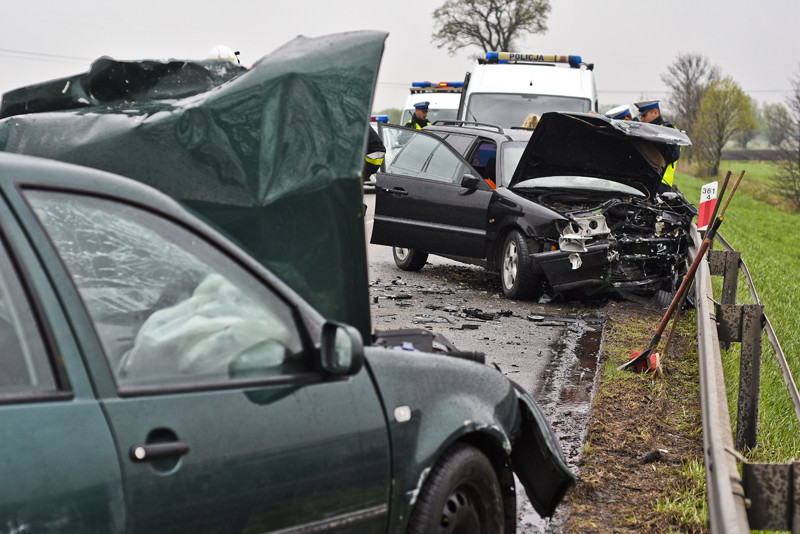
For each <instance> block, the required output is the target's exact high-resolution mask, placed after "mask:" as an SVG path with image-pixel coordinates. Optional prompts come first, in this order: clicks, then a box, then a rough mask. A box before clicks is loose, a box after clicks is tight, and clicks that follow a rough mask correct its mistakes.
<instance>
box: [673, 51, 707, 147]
mask: <svg viewBox="0 0 800 534" xmlns="http://www.w3.org/2000/svg"><path fill="white" fill-rule="evenodd" d="M717 78H719V68H718V67H715V66H711V65H710V64H709V62H708V58H706V57H705V56H703V55H702V54H699V53H697V52H689V53H684V52H682V53H680V54H678V57H677V58H676V59H675V61H674V62H673V63H672V64H670V65H669V66H668V67H667V72H666V73H664V74H662V75H661V81H663V82H664V83H665V84H666V85H667V87H669V88H670V90H671V92H670V95H669V98H668V100H667V101H668V103H669V106H670V109H671V110H672V112H673V113H672V114H673V116H672V117H670V118H671V119H672V120H671V121H670V122H672V123H673V124H675V125H676V126H677V127H679V128H680V129H682V130H686V133H687V134H688V135H689V137H690V138H691V137H693V135H694V132H695V123H696V122H697V113H698V111H699V110H700V102H701V101H702V100H703V93H704V92H705V90H706V87H708V86H709V85H710V84H711V82H713V81H714V80H715V79H717ZM691 160H692V152H691V151H690V152H689V161H691Z"/></svg>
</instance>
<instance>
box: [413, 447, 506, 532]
mask: <svg viewBox="0 0 800 534" xmlns="http://www.w3.org/2000/svg"><path fill="white" fill-rule="evenodd" d="M487 532H493V533H494V532H497V533H502V532H505V518H504V515H503V495H502V490H501V488H500V482H499V481H498V479H497V475H496V473H495V471H494V468H493V467H492V464H491V462H489V459H488V458H487V457H486V456H485V455H484V454H483V453H482V452H481V451H479V450H478V449H476V448H475V447H472V446H469V445H464V444H457V445H455V446H453V447H452V448H450V449H449V450H447V451H446V452H445V453H444V455H443V456H442V458H441V459H440V460H439V462H438V463H437V464H436V465H435V466H434V467H433V469H432V470H431V473H430V475H428V479H427V480H426V481H425V485H424V486H423V487H422V490H421V491H420V494H419V497H418V498H417V502H416V504H415V505H414V510H413V511H412V512H411V518H410V519H409V525H408V533H409V534H445V533H450V534H455V533H458V534H473V533H474V534H481V533H487Z"/></svg>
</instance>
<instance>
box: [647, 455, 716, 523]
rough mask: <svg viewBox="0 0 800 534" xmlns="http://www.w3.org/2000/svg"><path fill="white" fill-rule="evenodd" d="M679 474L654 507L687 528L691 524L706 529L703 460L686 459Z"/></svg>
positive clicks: (706, 516) (706, 509)
mask: <svg viewBox="0 0 800 534" xmlns="http://www.w3.org/2000/svg"><path fill="white" fill-rule="evenodd" d="M678 475H679V476H678V477H677V478H676V479H675V483H674V486H672V487H670V488H668V490H667V495H665V496H664V497H662V498H660V499H658V500H657V501H656V503H655V506H654V508H655V510H656V512H658V513H661V514H667V515H669V516H672V517H673V518H674V520H675V522H677V523H679V524H681V525H683V526H684V527H686V528H687V529H688V528H689V527H690V526H691V527H695V529H697V530H698V531H704V525H705V524H706V522H707V521H708V505H707V504H706V480H705V477H706V471H705V467H704V466H703V460H702V459H701V458H697V459H689V460H687V461H685V462H684V463H683V465H681V468H680V470H679V471H678Z"/></svg>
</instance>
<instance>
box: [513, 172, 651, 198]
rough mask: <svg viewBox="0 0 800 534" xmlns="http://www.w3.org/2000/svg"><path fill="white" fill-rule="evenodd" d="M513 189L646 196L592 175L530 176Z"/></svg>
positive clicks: (635, 190)
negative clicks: (562, 190)
mask: <svg viewBox="0 0 800 534" xmlns="http://www.w3.org/2000/svg"><path fill="white" fill-rule="evenodd" d="M514 189H570V190H573V191H574V190H586V191H602V192H609V193H616V194H620V195H631V196H637V197H646V196H647V195H645V194H644V193H643V192H641V191H639V190H638V189H635V188H633V187H631V186H628V185H625V184H621V183H619V182H612V181H611V180H606V179H604V178H595V177H593V176H545V177H542V178H531V179H529V180H524V181H522V182H519V183H518V184H515V185H514Z"/></svg>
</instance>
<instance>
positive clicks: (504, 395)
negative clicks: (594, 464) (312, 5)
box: [0, 32, 575, 533]
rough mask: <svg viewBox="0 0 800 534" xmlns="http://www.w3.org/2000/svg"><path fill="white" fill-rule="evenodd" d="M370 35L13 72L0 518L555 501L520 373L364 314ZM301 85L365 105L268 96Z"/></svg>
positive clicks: (257, 522) (395, 512) (419, 508)
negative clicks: (227, 61) (324, 113)
mask: <svg viewBox="0 0 800 534" xmlns="http://www.w3.org/2000/svg"><path fill="white" fill-rule="evenodd" d="M384 39H385V34H380V33H378V32H355V33H353V34H343V35H339V36H332V37H327V38H320V39H310V40H305V39H301V40H300V41H299V42H296V43H294V44H291V43H290V45H287V47H284V48H283V49H281V50H280V51H279V53H276V55H275V58H273V60H271V61H270V60H266V59H265V60H262V61H261V62H260V63H259V64H257V65H255V66H253V67H252V68H251V69H249V70H247V71H246V72H240V70H239V69H238V68H237V69H230V67H227V66H226V67H225V68H222V67H219V68H217V67H216V66H214V65H210V66H209V65H208V64H204V65H201V66H200V68H198V66H197V65H196V64H193V63H186V65H181V64H178V65H176V64H175V63H174V62H171V63H169V64H164V63H148V64H144V63H141V64H140V63H133V62H113V61H111V60H103V61H99V62H98V68H97V69H95V70H94V71H92V72H91V73H89V75H87V76H79V77H76V78H74V79H70V80H69V83H66V84H65V83H63V81H56V83H54V84H44V86H42V87H34V88H25V89H24V90H22V91H20V92H15V93H14V94H13V95H4V98H3V106H4V107H3V110H2V113H0V115H2V117H4V118H3V120H0V149H2V150H3V151H5V152H18V153H21V154H29V155H27V156H26V155H19V154H3V153H0V235H2V239H0V242H1V243H0V319H1V320H0V328H2V334H1V335H0V342H2V344H3V348H4V350H2V352H0V428H2V429H3V434H2V437H0V480H1V481H2V485H1V486H0V488H1V489H0V525H2V526H0V530H2V529H4V528H5V529H8V530H10V531H13V532H147V533H152V532H170V533H172V532H192V533H195V532H282V533H287V532H329V531H330V532H359V533H361V532H414V533H417V532H419V533H421V532H487V533H494V532H514V531H515V521H516V517H515V510H516V500H515V499H516V498H515V489H514V485H515V477H514V475H516V476H517V478H518V479H519V480H520V481H521V482H522V484H523V485H524V486H525V489H526V491H527V494H528V496H529V498H530V500H531V502H532V504H533V505H534V507H535V508H536V510H537V511H538V512H539V513H540V514H541V515H543V516H549V515H551V514H552V513H553V512H554V511H555V508H556V507H557V505H558V504H559V502H560V501H561V499H562V498H563V496H564V494H565V493H566V492H567V491H568V490H569V488H570V487H572V486H573V485H574V484H575V476H574V475H573V473H572V472H571V471H570V470H569V469H568V467H567V466H566V463H565V461H564V458H563V455H562V452H561V449H560V446H559V443H558V441H557V439H556V437H555V435H554V434H553V432H552V430H551V428H550V426H549V424H548V422H547V421H546V419H545V418H544V417H543V415H542V414H541V412H540V411H539V409H538V408H537V406H536V404H535V403H534V401H533V400H532V399H531V398H530V396H529V395H528V394H527V393H525V392H524V391H523V390H522V389H521V388H519V387H518V386H516V385H515V384H513V383H512V382H511V381H509V380H508V379H506V378H505V377H504V376H503V375H502V374H501V373H500V372H498V371H497V370H495V369H492V368H490V367H488V366H485V365H482V364H480V363H477V362H475V361H469V360H467V359H463V358H459V357H455V356H457V353H453V354H448V353H425V352H419V351H403V350H392V349H390V348H386V347H384V346H381V344H379V343H377V342H376V340H375V339H374V337H373V336H374V333H373V332H372V331H371V326H370V323H369V305H368V301H367V289H366V286H367V279H366V253H365V247H366V245H365V241H364V237H363V236H364V231H363V228H364V227H363V219H361V215H362V214H361V213H360V210H359V208H360V203H361V201H360V198H361V197H360V195H361V182H360V178H359V174H358V173H359V171H360V166H361V164H362V162H363V149H364V146H365V141H366V128H368V126H367V122H366V119H367V116H368V115H367V114H366V111H368V110H367V105H368V102H369V99H371V91H372V88H373V87H374V80H375V73H376V72H377V65H378V60H379V58H380V52H381V50H382V46H383V45H382V43H383V40H384ZM342 50H345V51H347V50H349V51H350V52H353V51H357V52H358V55H357V56H354V55H349V56H346V57H345V56H340V55H338V53H339V52H341V51H342ZM320 55H321V57H320ZM287 57H289V58H291V61H286V60H285V58H287ZM309 57H310V58H311V62H310V63H309V62H308V61H305V60H304V58H305V59H308V58H309ZM340 57H345V59H341V61H339V60H336V59H335V58H340ZM365 58H366V59H365ZM337 61H339V63H340V64H338V66H337ZM365 62H366V63H365ZM354 65H355V66H354ZM154 71H157V72H158V75H153V72H154ZM209 72H210V73H211V75H210V76H209V75H208V73H209ZM143 73H147V75H144V74H143ZM359 76H360V78H359ZM137 77H138V78H137ZM137 79H138V80H139V81H142V80H146V83H143V84H142V85H138V84H137V83H129V82H131V81H135V80H137ZM120 80H122V85H123V86H125V87H128V86H129V85H130V86H131V87H136V88H138V89H137V90H138V91H139V92H137V93H135V94H134V93H126V94H123V95H121V96H120V93H119V92H118V91H115V90H113V89H114V88H119V86H118V85H115V83H117V82H119V81H120ZM175 80H178V83H174V82H175ZM187 80H189V82H191V83H189V82H187ZM365 81H366V83H367V86H366V88H364V87H362V85H363V83H362V84H361V85H359V87H361V89H359V90H354V91H352V92H351V93H348V94H345V93H343V92H342V91H338V92H335V93H334V92H333V91H328V92H324V91H322V92H321V91H319V90H318V89H319V88H320V87H327V88H329V89H330V87H332V86H337V87H340V88H341V87H343V86H342V85H341V84H352V83H354V82H365ZM287 84H288V85H287ZM337 84H339V85H337ZM53 87H56V88H57V89H58V90H57V91H56V92H55V94H54V95H52V94H51V96H52V98H49V99H48V98H40V97H41V96H42V95H43V94H44V95H47V94H49V93H51V91H50V90H51V89H52V88H53ZM176 87H177V88H180V90H181V91H184V92H186V94H176V93H175V92H174V91H173V89H175V88H176ZM69 88H71V89H69ZM170 88H171V89H170ZM68 89H69V90H68ZM71 91H72V93H73V94H70V92H71ZM148 95H149V96H148ZM153 95H156V96H157V97H158V98H152V99H151V98H150V97H151V96H153ZM164 95H167V96H168V97H167V98H161V97H162V96H164ZM276 95H277V96H276ZM298 95H299V97H300V98H301V99H306V101H307V99H308V98H312V97H313V98H320V99H322V100H326V99H327V100H326V102H325V104H324V106H325V107H335V106H340V107H342V106H343V109H347V110H350V111H354V112H356V113H361V112H362V111H363V112H365V114H364V122H363V125H362V126H363V127H361V126H357V127H353V128H350V129H348V128H345V127H342V129H340V130H336V132H338V133H336V134H335V136H334V137H335V138H333V139H331V138H330V136H322V137H320V135H319V132H320V131H323V132H325V133H331V130H330V129H326V128H324V127H322V126H320V125H319V124H317V125H316V126H314V127H313V128H311V126H309V125H308V124H306V123H296V124H294V125H293V126H292V127H288V126H286V125H284V126H280V127H279V126H275V124H274V122H273V121H270V120H267V119H269V118H275V117H278V116H282V115H281V113H284V112H288V111H287V110H290V111H291V110H295V111H297V110H298V109H300V108H296V107H293V106H294V105H293V104H292V103H291V102H292V98H295V97H298ZM73 97H74V98H73ZM275 99H277V100H275ZM275 102H277V104H276V103H275ZM315 105H320V104H319V102H316V103H315ZM276 106H277V107H276ZM333 115H335V113H334V114H333ZM254 118H255V119H254ZM328 118H330V117H328ZM252 120H255V126H254V125H253V122H248V121H252ZM330 120H331V121H332V122H334V123H336V120H334V119H333V118H330ZM351 122H352V121H345V123H348V124H349V123H351ZM286 124H289V123H286ZM337 124H339V123H337ZM331 135H334V134H331ZM325 143H328V144H331V145H332V146H333V149H331V150H328V149H326V150H322V149H319V150H314V151H310V152H309V151H308V150H307V149H308V148H309V147H311V146H315V147H317V148H319V147H322V146H327V145H326V144H325ZM303 150H305V154H306V158H305V159H301V158H299V157H297V156H298V154H301V153H303ZM30 155H36V156H41V157H30ZM43 157H46V158H47V159H43ZM315 158H328V160H330V161H329V163H330V164H329V165H327V166H322V165H321V164H319V162H318V161H317V160H316V159H315ZM54 160H67V161H68V162H71V164H70V163H64V162H59V161H54ZM326 161H327V160H326ZM76 163H77V164H78V165H76ZM98 169H101V170H98ZM108 171H116V172H115V173H111V172H108ZM120 175H124V176H125V177H123V176H120ZM143 182H144V183H143ZM159 190H160V191H159ZM301 209H304V210H306V211H307V212H308V215H307V217H305V218H300V217H298V216H297V213H299V210H301ZM291 216H294V218H291ZM323 266H324V268H321V267H323Z"/></svg>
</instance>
